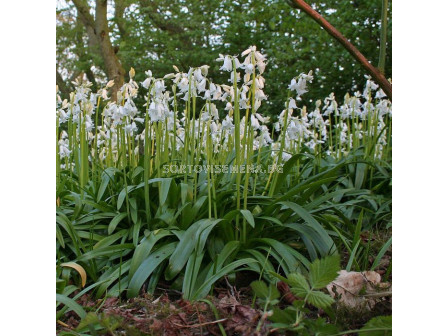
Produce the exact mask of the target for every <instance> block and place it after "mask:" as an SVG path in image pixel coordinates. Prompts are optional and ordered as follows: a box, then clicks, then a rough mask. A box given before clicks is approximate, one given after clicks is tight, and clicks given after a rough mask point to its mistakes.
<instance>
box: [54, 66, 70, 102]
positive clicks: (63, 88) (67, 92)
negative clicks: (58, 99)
mask: <svg viewBox="0 0 448 336" xmlns="http://www.w3.org/2000/svg"><path fill="white" fill-rule="evenodd" d="M56 84H57V85H58V87H59V90H60V91H61V96H62V99H65V98H67V99H68V98H69V97H70V91H71V90H70V88H69V87H68V86H67V84H66V83H65V81H64V79H63V78H62V75H61V74H60V73H59V71H58V69H56Z"/></svg>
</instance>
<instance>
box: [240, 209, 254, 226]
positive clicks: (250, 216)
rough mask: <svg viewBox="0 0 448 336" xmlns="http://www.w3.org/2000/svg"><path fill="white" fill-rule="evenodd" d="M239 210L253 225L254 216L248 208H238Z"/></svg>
mask: <svg viewBox="0 0 448 336" xmlns="http://www.w3.org/2000/svg"><path fill="white" fill-rule="evenodd" d="M240 212H241V213H242V214H243V216H244V218H246V220H247V222H248V223H249V224H250V226H252V227H253V228H254V227H255V220H254V216H253V215H252V213H251V212H250V211H249V210H240Z"/></svg>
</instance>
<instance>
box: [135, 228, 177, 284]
mask: <svg viewBox="0 0 448 336" xmlns="http://www.w3.org/2000/svg"><path fill="white" fill-rule="evenodd" d="M170 235H172V233H170V232H169V231H167V230H165V229H160V230H156V231H153V232H151V233H150V235H149V236H148V237H146V238H144V239H143V240H142V242H141V243H140V244H139V245H138V246H137V247H136V248H135V251H134V255H133V256H132V260H131V267H130V268H129V277H130V278H132V276H133V275H134V273H135V271H136V270H137V268H139V267H140V265H141V263H142V262H143V260H145V259H146V258H147V257H148V256H149V254H150V253H151V250H152V248H153V247H154V245H155V244H156V243H157V241H159V240H160V239H162V238H163V237H166V236H170Z"/></svg>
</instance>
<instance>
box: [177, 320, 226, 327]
mask: <svg viewBox="0 0 448 336" xmlns="http://www.w3.org/2000/svg"><path fill="white" fill-rule="evenodd" d="M224 321H227V319H226V318H223V319H220V320H216V321H212V322H204V323H197V324H190V325H182V324H179V323H174V322H173V325H175V326H176V327H179V328H198V327H203V326H205V325H210V324H216V323H221V322H224Z"/></svg>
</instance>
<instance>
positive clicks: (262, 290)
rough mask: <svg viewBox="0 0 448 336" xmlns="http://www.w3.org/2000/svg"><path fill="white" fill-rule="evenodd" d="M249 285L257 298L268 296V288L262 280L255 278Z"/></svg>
mask: <svg viewBox="0 0 448 336" xmlns="http://www.w3.org/2000/svg"><path fill="white" fill-rule="evenodd" d="M250 287H251V288H252V290H253V291H254V293H255V295H256V296H258V297H259V298H262V299H266V298H268V297H269V289H268V286H267V285H266V283H265V282H264V281H261V280H257V281H253V282H252V283H251V284H250Z"/></svg>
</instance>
